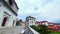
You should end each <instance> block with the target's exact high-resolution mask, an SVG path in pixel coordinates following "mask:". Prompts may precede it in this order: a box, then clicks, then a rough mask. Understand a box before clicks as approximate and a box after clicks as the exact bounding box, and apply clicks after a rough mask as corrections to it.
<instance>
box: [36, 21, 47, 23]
mask: <svg viewBox="0 0 60 34" xmlns="http://www.w3.org/2000/svg"><path fill="white" fill-rule="evenodd" d="M44 22H48V21H36V23H44Z"/></svg>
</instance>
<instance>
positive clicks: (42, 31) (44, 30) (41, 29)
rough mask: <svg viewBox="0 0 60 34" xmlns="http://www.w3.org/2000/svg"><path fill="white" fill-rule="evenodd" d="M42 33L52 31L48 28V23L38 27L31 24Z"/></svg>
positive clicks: (46, 33)
mask: <svg viewBox="0 0 60 34" xmlns="http://www.w3.org/2000/svg"><path fill="white" fill-rule="evenodd" d="M30 27H31V28H33V29H34V30H36V31H37V32H39V33H40V34H49V33H50V32H51V31H50V30H49V29H48V26H46V25H39V26H38V27H37V26H35V25H32V26H30Z"/></svg>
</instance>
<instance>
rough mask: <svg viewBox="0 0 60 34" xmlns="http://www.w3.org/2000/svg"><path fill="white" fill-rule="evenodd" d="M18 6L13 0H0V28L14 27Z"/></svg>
mask: <svg viewBox="0 0 60 34" xmlns="http://www.w3.org/2000/svg"><path fill="white" fill-rule="evenodd" d="M17 12H18V6H17V4H16V2H15V0H0V27H1V26H15V24H16V18H17Z"/></svg>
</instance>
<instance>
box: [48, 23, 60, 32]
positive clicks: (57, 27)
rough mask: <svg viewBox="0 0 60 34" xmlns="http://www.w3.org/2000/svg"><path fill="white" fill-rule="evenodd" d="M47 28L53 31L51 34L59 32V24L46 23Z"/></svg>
mask: <svg viewBox="0 0 60 34" xmlns="http://www.w3.org/2000/svg"><path fill="white" fill-rule="evenodd" d="M48 24H49V25H48V28H49V29H50V30H51V31H53V32H56V31H60V23H52V22H49V23H48Z"/></svg>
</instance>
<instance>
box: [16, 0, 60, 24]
mask: <svg viewBox="0 0 60 34" xmlns="http://www.w3.org/2000/svg"><path fill="white" fill-rule="evenodd" d="M15 1H16V3H17V5H18V7H19V10H18V17H17V18H18V19H22V20H23V21H25V18H26V17H27V16H33V17H35V18H36V20H37V21H43V20H47V21H49V22H54V23H60V0H15Z"/></svg>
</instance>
